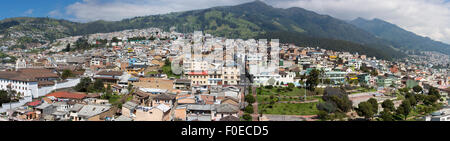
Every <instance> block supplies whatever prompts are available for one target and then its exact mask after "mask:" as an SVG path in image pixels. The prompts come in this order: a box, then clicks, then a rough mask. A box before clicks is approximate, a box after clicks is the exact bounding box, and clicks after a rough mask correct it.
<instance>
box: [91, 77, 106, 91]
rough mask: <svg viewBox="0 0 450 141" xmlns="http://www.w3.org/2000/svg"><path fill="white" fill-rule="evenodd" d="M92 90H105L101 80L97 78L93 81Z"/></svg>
mask: <svg viewBox="0 0 450 141" xmlns="http://www.w3.org/2000/svg"><path fill="white" fill-rule="evenodd" d="M93 91H95V92H104V91H105V85H104V84H103V80H100V79H97V80H95V82H94V85H93Z"/></svg>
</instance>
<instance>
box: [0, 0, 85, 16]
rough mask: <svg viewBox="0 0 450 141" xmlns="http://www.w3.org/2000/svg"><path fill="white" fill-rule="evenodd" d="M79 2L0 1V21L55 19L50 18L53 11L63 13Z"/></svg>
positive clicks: (44, 0)
mask: <svg viewBox="0 0 450 141" xmlns="http://www.w3.org/2000/svg"><path fill="white" fill-rule="evenodd" d="M76 1H80V0H10V1H2V4H1V5H0V19H5V18H10V17H47V16H50V17H57V16H51V15H50V12H51V11H54V10H58V9H59V10H61V11H63V10H64V8H65V7H66V6H68V5H70V4H73V3H75V2H76Z"/></svg>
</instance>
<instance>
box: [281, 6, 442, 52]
mask: <svg viewBox="0 0 450 141" xmlns="http://www.w3.org/2000/svg"><path fill="white" fill-rule="evenodd" d="M273 5H274V6H275V7H282V8H287V7H302V8H305V9H308V10H312V11H315V12H317V13H320V14H327V15H331V16H333V17H337V18H340V19H344V20H352V19H354V18H357V17H363V18H366V19H373V18H379V19H383V20H385V21H388V22H390V23H394V24H396V25H398V26H400V27H402V28H404V29H406V30H409V31H412V32H414V33H416V34H418V35H422V36H427V37H430V38H432V39H434V40H438V41H443V42H446V43H450V1H445V0H285V1H283V2H279V3H277V2H273Z"/></svg>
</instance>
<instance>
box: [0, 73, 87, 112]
mask: <svg viewBox="0 0 450 141" xmlns="http://www.w3.org/2000/svg"><path fill="white" fill-rule="evenodd" d="M78 83H80V78H76V79H67V82H63V83H57V84H56V85H54V86H47V87H41V88H38V86H37V82H31V83H29V85H30V86H29V88H30V89H31V90H29V93H30V95H26V96H25V97H24V99H21V100H19V102H14V103H11V107H12V108H17V107H20V106H22V105H25V104H26V103H27V102H31V101H32V97H31V95H32V96H33V98H37V97H41V96H45V95H47V94H49V93H50V92H52V91H53V90H56V89H61V88H69V87H74V86H75V85H77V84H78ZM9 108H10V105H9V103H3V104H2V107H1V108H0V113H2V112H6V111H7V110H8V109H9Z"/></svg>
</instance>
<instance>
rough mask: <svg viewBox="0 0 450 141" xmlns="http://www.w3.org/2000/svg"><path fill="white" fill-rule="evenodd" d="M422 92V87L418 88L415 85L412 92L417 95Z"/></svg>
mask: <svg viewBox="0 0 450 141" xmlns="http://www.w3.org/2000/svg"><path fill="white" fill-rule="evenodd" d="M422 90H423V89H422V87H420V86H419V85H416V86H414V87H413V91H414V92H416V93H419V92H421V91H422Z"/></svg>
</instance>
